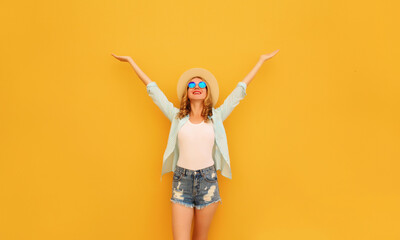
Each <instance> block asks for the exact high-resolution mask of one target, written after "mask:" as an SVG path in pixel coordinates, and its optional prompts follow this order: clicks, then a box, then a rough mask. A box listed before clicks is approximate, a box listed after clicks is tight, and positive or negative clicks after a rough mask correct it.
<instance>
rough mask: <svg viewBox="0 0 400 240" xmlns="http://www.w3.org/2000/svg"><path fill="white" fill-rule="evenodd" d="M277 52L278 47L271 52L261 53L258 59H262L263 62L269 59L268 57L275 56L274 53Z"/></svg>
mask: <svg viewBox="0 0 400 240" xmlns="http://www.w3.org/2000/svg"><path fill="white" fill-rule="evenodd" d="M277 52H279V49H278V50H275V51H273V52H272V53H267V54H263V55H261V57H260V60H261V61H263V62H265V61H267V60H268V59H270V58H272V57H273V56H275V54H276V53H277Z"/></svg>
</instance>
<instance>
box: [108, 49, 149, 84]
mask: <svg viewBox="0 0 400 240" xmlns="http://www.w3.org/2000/svg"><path fill="white" fill-rule="evenodd" d="M111 55H112V56H114V57H115V58H116V59H118V60H120V61H121V62H128V63H129V64H130V65H131V66H132V68H133V70H135V73H136V74H137V75H138V77H139V78H140V79H141V80H142V82H143V83H144V85H147V84H149V83H151V82H152V81H151V80H150V78H149V77H148V76H147V75H146V74H145V73H144V72H143V71H142V69H140V68H139V66H138V65H137V64H136V63H135V62H134V61H133V59H132V58H131V57H130V56H117V55H115V54H114V53H111Z"/></svg>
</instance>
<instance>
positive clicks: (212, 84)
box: [177, 68, 219, 107]
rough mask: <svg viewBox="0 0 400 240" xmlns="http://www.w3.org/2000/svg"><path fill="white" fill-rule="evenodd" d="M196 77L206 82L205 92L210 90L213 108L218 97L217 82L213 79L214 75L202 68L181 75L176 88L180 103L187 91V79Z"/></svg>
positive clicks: (192, 69)
mask: <svg viewBox="0 0 400 240" xmlns="http://www.w3.org/2000/svg"><path fill="white" fill-rule="evenodd" d="M196 76H199V77H202V78H203V79H205V80H206V81H207V91H210V90H211V96H212V101H213V102H212V106H213V107H214V106H215V104H216V103H217V101H218V95H219V87H218V82H217V79H216V78H215V77H214V75H213V74H212V73H211V72H209V71H208V70H206V69H204V68H191V69H189V70H187V71H186V72H184V73H183V74H182V75H181V77H180V78H179V80H178V88H177V92H178V99H179V101H181V99H182V95H183V93H184V92H185V91H186V89H187V84H188V81H189V79H191V78H193V77H196ZM209 93H210V92H209Z"/></svg>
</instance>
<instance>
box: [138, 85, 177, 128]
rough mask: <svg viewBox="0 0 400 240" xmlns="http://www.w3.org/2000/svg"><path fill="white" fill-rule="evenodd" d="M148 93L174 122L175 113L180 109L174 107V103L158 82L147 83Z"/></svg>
mask: <svg viewBox="0 0 400 240" xmlns="http://www.w3.org/2000/svg"><path fill="white" fill-rule="evenodd" d="M146 89H147V93H148V94H149V96H150V97H151V98H152V99H153V102H154V103H155V104H156V105H157V106H158V108H160V110H161V111H162V112H163V114H164V115H165V116H166V117H167V118H168V119H169V120H170V121H171V122H172V120H173V119H174V117H175V114H176V113H177V112H178V111H179V109H178V108H176V107H174V105H173V103H172V102H170V101H169V100H168V99H167V97H166V96H165V94H164V93H163V92H162V91H161V89H160V88H159V87H158V85H157V83H156V82H150V83H148V84H147V85H146Z"/></svg>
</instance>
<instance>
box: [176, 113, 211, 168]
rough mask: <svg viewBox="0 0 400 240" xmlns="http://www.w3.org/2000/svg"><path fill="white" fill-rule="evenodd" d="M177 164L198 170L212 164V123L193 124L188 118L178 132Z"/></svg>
mask: <svg viewBox="0 0 400 240" xmlns="http://www.w3.org/2000/svg"><path fill="white" fill-rule="evenodd" d="M178 144H179V145H178V147H179V158H178V162H177V163H176V164H177V165H178V166H180V167H183V168H187V169H191V170H198V169H202V168H206V167H209V166H212V165H214V160H213V158H212V150H213V146H214V128H213V123H212V122H211V121H210V122H209V123H206V122H204V120H203V121H202V122H201V123H198V124H195V123H192V122H190V120H188V121H187V122H186V123H185V124H184V125H183V126H182V127H181V129H180V130H179V132H178Z"/></svg>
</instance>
